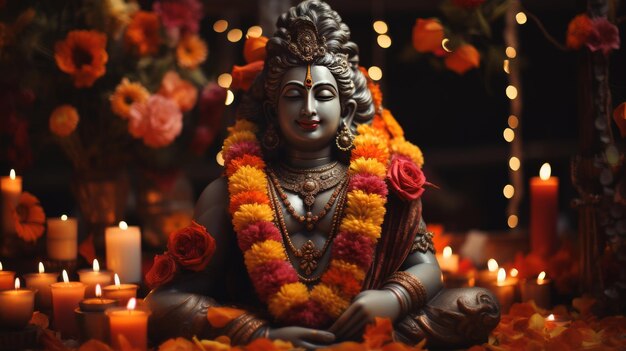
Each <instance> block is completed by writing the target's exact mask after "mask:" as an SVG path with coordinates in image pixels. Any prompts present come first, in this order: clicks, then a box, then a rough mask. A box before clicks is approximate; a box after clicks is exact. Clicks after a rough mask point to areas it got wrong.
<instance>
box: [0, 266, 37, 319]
mask: <svg viewBox="0 0 626 351" xmlns="http://www.w3.org/2000/svg"><path fill="white" fill-rule="evenodd" d="M36 293H37V290H34V289H20V281H19V279H18V278H16V279H15V289H12V290H4V291H0V327H3V328H11V329H22V328H24V327H25V326H26V325H27V324H28V321H30V319H31V317H32V316H33V310H34V308H35V294H36ZM1 329H2V328H0V330H1Z"/></svg>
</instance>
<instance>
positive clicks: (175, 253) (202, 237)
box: [167, 222, 215, 272]
mask: <svg viewBox="0 0 626 351" xmlns="http://www.w3.org/2000/svg"><path fill="white" fill-rule="evenodd" d="M167 249H168V250H169V254H170V255H172V257H173V258H174V259H175V260H176V262H178V263H179V264H180V265H181V266H183V267H184V268H187V269H190V270H192V271H196V272H198V271H201V270H203V269H204V268H206V266H207V265H208V264H209V261H211V258H212V257H213V253H214V252H215V239H213V237H212V236H211V234H209V232H207V230H206V228H205V227H203V226H201V225H200V224H198V223H196V222H191V224H190V225H189V226H187V227H185V228H183V229H181V230H179V231H177V232H174V233H172V234H171V235H170V238H169V240H168V242H167Z"/></svg>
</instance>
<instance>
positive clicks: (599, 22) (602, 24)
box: [585, 17, 619, 55]
mask: <svg viewBox="0 0 626 351" xmlns="http://www.w3.org/2000/svg"><path fill="white" fill-rule="evenodd" d="M591 23H592V24H593V30H592V31H591V33H590V34H589V38H588V39H587V42H586V43H585V45H587V47H588V48H589V50H591V51H602V53H603V54H605V55H608V53H609V52H611V50H613V49H619V30H618V29H617V27H616V26H615V25H614V24H613V23H611V22H609V21H608V20H607V19H606V18H605V17H596V18H593V19H592V20H591Z"/></svg>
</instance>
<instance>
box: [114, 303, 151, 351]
mask: <svg viewBox="0 0 626 351" xmlns="http://www.w3.org/2000/svg"><path fill="white" fill-rule="evenodd" d="M136 303H137V302H136V300H135V298H132V299H130V300H129V301H128V304H127V305H126V308H125V309H124V308H117V309H110V310H107V312H106V314H107V316H108V317H109V327H110V329H111V344H112V346H113V349H115V350H119V349H120V348H121V345H120V342H119V340H120V339H119V338H120V336H123V337H124V338H125V339H126V340H127V341H128V342H129V343H130V344H131V346H132V347H133V348H134V349H139V350H146V349H147V348H148V316H149V315H150V312H149V311H145V310H137V309H135V305H136Z"/></svg>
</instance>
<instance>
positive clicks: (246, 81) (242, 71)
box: [230, 61, 264, 91]
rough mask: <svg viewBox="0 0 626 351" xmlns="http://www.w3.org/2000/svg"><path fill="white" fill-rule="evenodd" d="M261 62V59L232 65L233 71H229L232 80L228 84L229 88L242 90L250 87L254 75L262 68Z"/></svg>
mask: <svg viewBox="0 0 626 351" xmlns="http://www.w3.org/2000/svg"><path fill="white" fill-rule="evenodd" d="M263 64H264V62H263V61H254V62H252V63H249V64H247V65H245V66H233V71H232V72H231V75H232V76H233V82H232V83H231V84H230V88H231V89H233V90H237V89H241V90H244V91H247V90H248V89H250V86H252V82H254V79H255V78H256V76H257V75H259V73H261V71H262V70H263Z"/></svg>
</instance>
